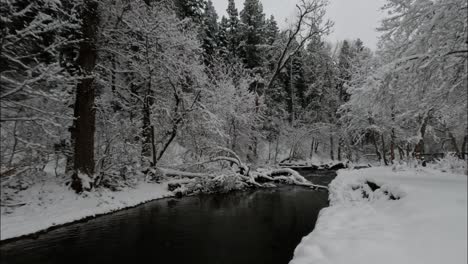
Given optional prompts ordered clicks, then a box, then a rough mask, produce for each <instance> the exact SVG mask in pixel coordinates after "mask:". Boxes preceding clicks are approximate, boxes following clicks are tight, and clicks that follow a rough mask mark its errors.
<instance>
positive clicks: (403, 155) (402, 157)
mask: <svg viewBox="0 0 468 264" xmlns="http://www.w3.org/2000/svg"><path fill="white" fill-rule="evenodd" d="M398 154H399V155H400V160H403V159H404V157H405V152H404V151H403V149H402V148H401V147H400V146H398Z"/></svg>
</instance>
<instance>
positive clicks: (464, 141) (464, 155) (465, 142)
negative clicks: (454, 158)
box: [461, 135, 468, 159]
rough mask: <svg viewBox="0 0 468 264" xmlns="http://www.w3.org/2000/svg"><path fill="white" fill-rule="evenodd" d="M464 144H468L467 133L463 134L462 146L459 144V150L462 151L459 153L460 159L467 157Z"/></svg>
mask: <svg viewBox="0 0 468 264" xmlns="http://www.w3.org/2000/svg"><path fill="white" fill-rule="evenodd" d="M466 145H468V135H465V136H464V137H463V143H462V146H461V152H462V153H461V158H462V159H466V158H468V157H467V156H466V151H467V150H466Z"/></svg>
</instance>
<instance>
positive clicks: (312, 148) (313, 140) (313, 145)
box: [309, 138, 315, 160]
mask: <svg viewBox="0 0 468 264" xmlns="http://www.w3.org/2000/svg"><path fill="white" fill-rule="evenodd" d="M314 147H315V138H312V142H311V143H310V154H309V159H310V160H312V157H313V155H314Z"/></svg>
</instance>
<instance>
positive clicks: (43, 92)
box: [0, 0, 79, 175]
mask: <svg viewBox="0 0 468 264" xmlns="http://www.w3.org/2000/svg"><path fill="white" fill-rule="evenodd" d="M0 12H1V18H0V28H1V29H0V30H1V37H0V58H1V61H2V63H1V65H0V86H1V91H0V122H1V128H0V129H1V141H0V144H1V145H2V153H1V160H2V168H1V170H2V174H3V172H5V171H4V169H6V170H7V171H8V170H13V171H14V173H11V172H10V174H11V175H15V174H21V173H24V174H27V173H30V172H31V170H36V169H38V168H42V167H43V166H45V164H47V162H49V158H50V157H53V156H58V155H59V154H66V155H68V154H69V152H68V147H67V143H66V141H67V139H68V137H67V136H66V134H67V133H66V130H67V127H68V126H69V125H70V122H71V120H72V113H71V111H70V109H69V108H68V105H69V104H70V101H71V100H72V96H71V95H70V94H71V91H72V87H73V84H74V82H75V80H76V79H75V78H74V77H73V76H72V74H71V72H72V71H71V70H70V71H68V70H67V69H70V68H69V67H68V66H69V65H68V63H70V61H69V60H65V58H64V57H65V54H64V50H65V48H67V49H68V50H69V52H70V53H73V52H76V41H75V39H74V38H73V37H72V34H71V32H75V31H77V30H78V29H79V18H78V11H77V6H76V5H75V4H71V3H68V2H61V1H40V0H38V1H32V2H30V1H21V0H14V1H6V2H5V1H3V2H2V3H0Z"/></svg>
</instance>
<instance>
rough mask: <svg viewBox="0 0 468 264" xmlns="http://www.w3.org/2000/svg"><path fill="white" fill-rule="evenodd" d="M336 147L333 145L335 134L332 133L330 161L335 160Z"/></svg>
mask: <svg viewBox="0 0 468 264" xmlns="http://www.w3.org/2000/svg"><path fill="white" fill-rule="evenodd" d="M334 147H335V144H334V143H333V134H331V133H330V159H331V160H335V153H334V152H333V149H334Z"/></svg>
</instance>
